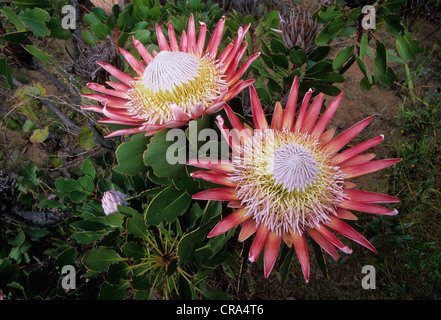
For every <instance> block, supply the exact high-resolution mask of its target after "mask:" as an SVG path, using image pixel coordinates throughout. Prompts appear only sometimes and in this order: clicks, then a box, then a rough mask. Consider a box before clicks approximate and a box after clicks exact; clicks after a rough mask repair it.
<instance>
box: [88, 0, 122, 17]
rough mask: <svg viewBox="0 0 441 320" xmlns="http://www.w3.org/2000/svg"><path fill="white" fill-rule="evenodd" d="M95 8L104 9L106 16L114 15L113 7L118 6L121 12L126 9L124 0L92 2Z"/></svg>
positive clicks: (95, 0) (96, 0) (98, 0)
mask: <svg viewBox="0 0 441 320" xmlns="http://www.w3.org/2000/svg"><path fill="white" fill-rule="evenodd" d="M90 2H92V4H93V5H94V6H95V7H98V8H101V9H103V10H104V11H105V12H106V14H108V15H110V14H112V7H113V6H114V5H115V4H117V5H119V8H120V10H122V9H123V8H124V0H90Z"/></svg>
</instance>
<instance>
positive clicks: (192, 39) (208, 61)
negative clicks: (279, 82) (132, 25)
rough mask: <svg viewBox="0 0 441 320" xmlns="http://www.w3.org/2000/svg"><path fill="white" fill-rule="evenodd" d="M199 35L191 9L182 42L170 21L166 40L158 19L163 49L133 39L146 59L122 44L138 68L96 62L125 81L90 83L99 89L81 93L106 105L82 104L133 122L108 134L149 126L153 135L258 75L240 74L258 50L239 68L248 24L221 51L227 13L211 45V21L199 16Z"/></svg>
mask: <svg viewBox="0 0 441 320" xmlns="http://www.w3.org/2000/svg"><path fill="white" fill-rule="evenodd" d="M200 24H201V28H200V30H199V36H196V30H195V23H194V18H193V15H191V17H190V20H189V24H188V30H187V32H185V30H184V31H183V32H182V36H181V39H180V44H178V42H177V40H176V37H175V31H174V29H173V26H172V24H171V22H169V24H168V37H169V42H170V43H169V42H167V40H166V38H165V36H164V34H163V32H162V30H161V29H160V28H159V26H158V25H156V33H157V38H158V44H159V49H160V51H159V52H153V55H151V54H150V53H149V52H148V51H147V49H146V48H145V47H144V45H143V44H142V43H141V42H139V41H138V40H136V39H133V42H134V45H135V48H136V49H137V50H138V52H139V54H140V56H141V57H142V59H143V60H144V63H143V62H141V61H139V60H138V59H137V58H135V57H134V56H133V55H132V54H130V53H129V52H127V51H126V50H124V49H120V51H121V53H122V55H123V56H124V58H125V59H126V60H127V62H128V63H129V64H130V66H131V67H132V68H133V70H134V71H135V72H136V76H134V77H132V76H130V75H127V74H125V73H123V72H121V71H120V70H118V69H116V68H115V67H113V66H111V65H109V64H106V63H103V62H98V63H99V64H100V65H101V66H102V67H103V68H104V69H105V70H107V71H108V72H109V73H110V74H111V75H112V76H114V77H115V78H117V79H118V80H119V81H121V82H107V84H108V85H109V86H110V87H112V88H113V89H109V88H106V87H105V86H102V85H99V84H96V83H89V84H87V87H88V88H90V89H93V90H95V91H98V92H100V93H101V94H84V95H83V96H85V97H87V98H90V99H93V100H97V101H99V102H100V103H101V104H102V105H103V106H102V107H101V106H96V105H91V106H85V107H83V109H85V110H92V111H96V112H100V113H103V114H104V115H105V116H106V118H104V119H101V120H100V122H102V123H115V124H123V125H130V126H132V127H131V128H128V129H122V130H117V131H114V132H112V133H110V134H108V135H107V136H106V137H113V136H118V135H125V134H135V133H139V132H145V133H146V135H152V134H154V133H156V132H158V131H159V130H161V129H163V128H177V127H180V126H182V125H184V124H186V123H187V122H188V121H189V120H192V119H194V118H197V117H199V116H201V115H202V114H204V113H206V114H212V113H214V112H217V111H219V109H220V108H222V106H223V103H224V102H225V101H228V100H230V99H231V98H233V97H234V96H235V95H237V94H238V93H239V92H241V91H242V90H243V89H244V88H246V87H248V86H249V85H251V84H252V83H253V82H254V80H247V81H242V80H241V77H242V75H243V74H244V73H245V71H246V70H247V69H248V67H249V66H250V65H251V63H252V62H253V61H254V60H255V59H256V58H257V57H258V56H259V53H256V54H254V55H252V56H251V57H249V58H248V60H247V61H246V62H245V63H244V64H243V65H242V66H241V67H240V68H238V66H239V64H240V60H241V58H242V56H243V54H244V53H245V50H246V47H247V44H246V43H244V44H242V42H243V40H244V38H245V35H246V33H247V32H248V29H249V25H248V26H247V27H246V28H242V27H240V28H239V30H238V35H237V37H236V39H235V40H234V41H233V42H231V43H229V44H228V45H227V46H226V47H225V49H224V50H223V51H222V53H220V54H219V55H218V49H219V45H220V42H221V38H222V32H223V28H224V24H225V17H223V18H222V19H221V20H220V22H219V23H218V24H217V26H216V28H215V29H214V31H213V34H212V35H211V38H210V40H209V42H208V45H207V47H205V38H206V35H207V27H206V25H205V24H204V23H202V22H200Z"/></svg>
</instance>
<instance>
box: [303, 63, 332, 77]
mask: <svg viewBox="0 0 441 320" xmlns="http://www.w3.org/2000/svg"><path fill="white" fill-rule="evenodd" d="M331 71H332V64H331V62H329V61H319V62H317V63H315V64H313V65H312V66H311V67H309V68H308V69H306V71H305V75H307V76H313V75H317V74H322V73H324V72H331Z"/></svg>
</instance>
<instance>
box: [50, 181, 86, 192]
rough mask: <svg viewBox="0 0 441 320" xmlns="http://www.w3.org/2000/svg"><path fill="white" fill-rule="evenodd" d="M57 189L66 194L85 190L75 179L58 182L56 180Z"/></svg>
mask: <svg viewBox="0 0 441 320" xmlns="http://www.w3.org/2000/svg"><path fill="white" fill-rule="evenodd" d="M55 187H56V188H57V189H58V190H60V191H63V192H65V193H70V192H73V191H82V190H83V189H82V188H81V186H80V185H79V184H78V182H77V181H75V180H74V179H63V178H58V179H57V180H55Z"/></svg>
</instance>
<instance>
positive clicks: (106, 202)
mask: <svg viewBox="0 0 441 320" xmlns="http://www.w3.org/2000/svg"><path fill="white" fill-rule="evenodd" d="M127 198H128V196H126V195H125V194H124V193H122V192H119V191H116V190H110V191H106V192H104V195H103V198H102V199H101V204H102V206H103V209H104V213H105V214H106V215H109V214H112V213H118V206H128V205H129V204H128V202H127V201H125V200H126V199H127Z"/></svg>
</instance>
